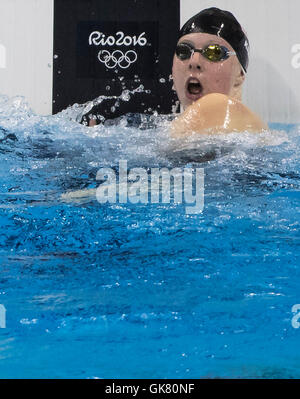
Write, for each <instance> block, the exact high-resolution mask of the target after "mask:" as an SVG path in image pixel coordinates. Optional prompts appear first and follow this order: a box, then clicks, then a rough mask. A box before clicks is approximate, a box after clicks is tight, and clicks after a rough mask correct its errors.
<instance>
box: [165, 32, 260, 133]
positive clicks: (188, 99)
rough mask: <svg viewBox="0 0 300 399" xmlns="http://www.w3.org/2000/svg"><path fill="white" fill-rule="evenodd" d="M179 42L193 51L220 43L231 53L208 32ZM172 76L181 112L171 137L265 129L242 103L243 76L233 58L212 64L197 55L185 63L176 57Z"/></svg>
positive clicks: (236, 61) (186, 36)
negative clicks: (188, 133)
mask: <svg viewBox="0 0 300 399" xmlns="http://www.w3.org/2000/svg"><path fill="white" fill-rule="evenodd" d="M178 43H189V44H191V45H192V46H193V47H194V48H196V49H203V48H205V47H207V46H208V45H210V44H219V45H221V46H225V47H226V48H227V49H228V50H229V51H234V49H233V48H232V47H231V46H230V44H229V43H228V42H227V41H226V40H224V39H223V38H221V37H218V36H216V35H211V34H208V33H190V34H188V35H185V36H183V37H181V38H180V40H179V42H178ZM172 76H173V83H174V89H175V90H176V93H177V96H178V99H179V101H180V103H181V105H182V107H183V110H184V113H183V114H181V116H179V117H178V118H177V119H176V120H175V122H174V123H173V125H172V131H173V134H176V135H181V134H185V133H187V132H189V131H191V130H193V131H196V132H203V131H206V130H207V129H209V131H210V132H213V131H220V132H224V131H233V130H237V131H243V130H248V131H261V130H263V129H267V126H266V125H265V124H264V123H263V122H262V121H261V119H260V118H259V117H258V116H257V115H255V114H254V113H253V112H252V111H251V110H249V109H248V108H247V107H245V106H244V105H243V104H242V103H241V94H242V84H243V82H244V79H245V74H244V72H243V69H242V66H241V65H240V63H239V60H238V58H237V56H236V55H231V56H230V57H229V58H227V59H225V60H222V61H219V62H212V61H210V60H208V59H206V58H205V57H204V56H203V55H202V54H200V53H198V52H195V53H194V54H193V55H192V56H191V57H190V58H189V59H187V60H180V59H179V58H178V57H177V56H176V54H175V55H174V59H173V68H172Z"/></svg>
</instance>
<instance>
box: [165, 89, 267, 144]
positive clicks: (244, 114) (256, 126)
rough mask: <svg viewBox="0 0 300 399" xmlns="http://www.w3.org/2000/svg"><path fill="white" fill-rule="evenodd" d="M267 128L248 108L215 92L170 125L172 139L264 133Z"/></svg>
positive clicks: (191, 106)
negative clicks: (201, 135) (231, 133)
mask: <svg viewBox="0 0 300 399" xmlns="http://www.w3.org/2000/svg"><path fill="white" fill-rule="evenodd" d="M267 129H268V126H267V125H266V124H265V123H264V122H263V121H262V120H261V119H260V118H259V116H257V115H256V114H254V113H253V112H252V111H251V110H250V109H249V108H247V107H246V106H245V105H243V104H242V103H241V102H240V101H237V100H235V99H233V98H231V97H228V96H226V95H225V94H220V93H212V94H207V95H206V96H204V97H202V98H200V99H199V100H197V101H195V102H194V103H193V104H191V105H190V106H189V107H188V108H187V109H186V110H185V111H184V112H183V113H182V114H180V115H179V116H178V118H176V119H175V120H174V121H173V123H172V125H171V134H172V136H173V137H184V136H186V135H188V134H191V133H193V132H195V133H229V132H244V131H247V132H261V131H263V130H267Z"/></svg>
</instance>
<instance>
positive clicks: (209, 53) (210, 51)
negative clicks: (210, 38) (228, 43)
mask: <svg viewBox="0 0 300 399" xmlns="http://www.w3.org/2000/svg"><path fill="white" fill-rule="evenodd" d="M196 52H197V53H201V54H202V55H203V56H204V57H205V58H206V59H207V60H209V61H212V62H219V61H224V60H226V59H227V58H228V57H230V56H231V55H235V52H234V51H229V50H228V49H227V48H226V47H224V46H220V45H219V44H210V45H208V46H207V47H205V48H204V49H196V48H194V47H193V46H192V45H191V44H188V43H180V44H178V45H177V47H176V55H177V57H178V58H179V59H180V60H182V61H184V60H187V59H189V58H191V56H192V55H193V54H194V53H196Z"/></svg>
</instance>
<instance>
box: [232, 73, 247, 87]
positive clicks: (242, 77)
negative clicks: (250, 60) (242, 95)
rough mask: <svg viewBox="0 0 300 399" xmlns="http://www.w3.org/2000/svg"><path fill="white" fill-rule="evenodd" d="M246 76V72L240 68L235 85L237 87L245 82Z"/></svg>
mask: <svg viewBox="0 0 300 399" xmlns="http://www.w3.org/2000/svg"><path fill="white" fill-rule="evenodd" d="M245 77H246V76H245V72H244V71H243V70H242V69H240V71H239V74H238V75H237V77H236V79H235V82H234V86H235V87H239V86H241V85H242V84H243V83H244V80H245Z"/></svg>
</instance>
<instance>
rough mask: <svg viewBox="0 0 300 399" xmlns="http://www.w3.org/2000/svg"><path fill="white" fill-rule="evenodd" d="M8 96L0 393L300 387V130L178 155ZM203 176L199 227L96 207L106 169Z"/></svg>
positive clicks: (163, 215)
mask: <svg viewBox="0 0 300 399" xmlns="http://www.w3.org/2000/svg"><path fill="white" fill-rule="evenodd" d="M80 112H82V108H81V107H80V106H79V105H75V106H73V107H70V108H69V109H67V110H65V111H64V112H62V113H60V114H58V115H55V116H44V117H42V116H37V115H35V114H34V113H33V112H32V111H31V110H30V108H29V107H28V105H27V104H26V102H25V101H24V99H23V98H21V97H16V98H7V97H5V96H0V174H1V190H0V212H1V217H0V223H1V230H0V267H1V275H0V304H3V305H4V306H5V309H6V328H1V329H0V377H1V378H220V377H221V378H300V347H299V339H300V329H296V328H294V327H293V325H292V318H293V313H292V310H291V309H292V306H293V305H295V304H298V303H300V290H299V286H300V271H299V223H300V220H299V206H300V202H299V200H300V181H299V173H300V163H299V149H300V139H299V127H297V126H292V125H275V124H273V125H271V126H270V127H271V130H270V131H268V132H266V133H264V134H261V135H253V134H248V133H247V132H245V133H243V134H234V133H232V134H229V135H226V136H223V135H217V136H201V137H197V138H193V139H192V140H186V141H184V142H180V141H179V140H174V139H173V140H172V139H171V138H170V137H169V134H168V123H169V122H168V121H167V120H166V119H165V118H163V117H158V116H156V117H155V116H154V117H153V118H152V121H150V122H151V123H149V120H148V121H147V119H146V118H144V117H143V116H140V119H139V120H140V126H137V125H135V124H134V123H133V124H128V122H127V120H126V118H121V119H120V120H119V121H118V122H117V123H116V124H115V125H108V126H97V127H95V128H92V129H90V128H87V127H85V126H82V125H80V124H78V123H77V122H76V118H78V115H79V114H80ZM121 159H123V160H124V159H125V160H127V162H128V168H132V167H136V166H138V167H146V168H151V167H167V168H173V167H193V168H204V174H205V203H204V209H203V212H202V213H199V214H195V215H189V214H186V212H185V206H184V204H174V203H170V204H162V203H158V204H131V203H127V204H118V203H117V204H100V203H98V201H97V200H96V198H95V196H92V195H91V196H86V197H83V198H74V199H72V197H71V199H69V200H68V201H64V200H63V199H62V194H64V193H69V192H71V191H77V190H82V189H89V188H95V187H97V186H98V184H99V183H98V182H97V181H96V179H95V176H96V173H97V171H98V170H99V168H101V167H107V166H110V167H112V168H116V167H117V165H118V162H119V160H121Z"/></svg>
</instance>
